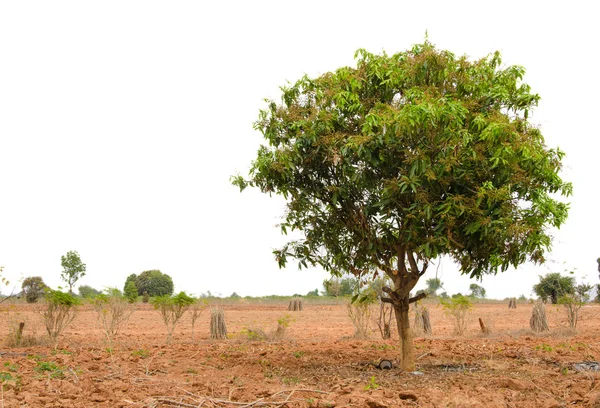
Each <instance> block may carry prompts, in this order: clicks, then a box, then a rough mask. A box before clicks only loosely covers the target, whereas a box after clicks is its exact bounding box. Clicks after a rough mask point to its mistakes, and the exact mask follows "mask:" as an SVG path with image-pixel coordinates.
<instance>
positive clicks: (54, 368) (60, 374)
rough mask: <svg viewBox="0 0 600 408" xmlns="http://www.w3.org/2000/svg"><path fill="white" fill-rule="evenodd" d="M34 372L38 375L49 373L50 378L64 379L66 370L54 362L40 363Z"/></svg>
mask: <svg viewBox="0 0 600 408" xmlns="http://www.w3.org/2000/svg"><path fill="white" fill-rule="evenodd" d="M34 370H35V371H37V372H38V373H47V374H48V375H49V376H50V378H64V376H65V371H66V368H65V367H62V366H59V365H58V364H56V363H54V362H52V361H38V362H37V365H36V366H35V368H34Z"/></svg>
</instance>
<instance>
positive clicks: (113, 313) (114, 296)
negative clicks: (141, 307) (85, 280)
mask: <svg viewBox="0 0 600 408" xmlns="http://www.w3.org/2000/svg"><path fill="white" fill-rule="evenodd" d="M136 295H137V293H136ZM94 310H95V311H96V313H97V314H98V323H99V324H100V327H101V328H102V330H103V332H104V336H105V337H106V340H107V342H108V344H109V346H112V344H113V341H114V338H115V336H116V335H117V334H118V333H119V330H120V329H121V328H122V327H123V326H124V325H125V323H126V322H127V320H129V318H130V317H131V314H132V313H133V311H134V308H133V306H132V305H131V303H130V302H129V301H128V299H126V298H125V297H124V296H123V294H122V293H121V292H120V291H119V290H118V289H116V288H109V289H108V290H107V291H106V294H101V295H98V296H97V297H96V298H95V299H94Z"/></svg>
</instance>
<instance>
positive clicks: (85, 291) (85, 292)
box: [77, 285, 102, 299]
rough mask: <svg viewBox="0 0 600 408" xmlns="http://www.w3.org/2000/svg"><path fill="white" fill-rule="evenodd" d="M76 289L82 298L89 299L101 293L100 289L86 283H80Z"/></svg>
mask: <svg viewBox="0 0 600 408" xmlns="http://www.w3.org/2000/svg"><path fill="white" fill-rule="evenodd" d="M77 290H78V292H79V296H81V297H82V298H84V299H91V298H93V297H95V296H98V295H99V294H101V293H102V292H101V291H99V290H97V289H94V288H92V287H91V286H88V285H81V286H80V287H79V288H77Z"/></svg>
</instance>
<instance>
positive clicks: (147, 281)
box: [128, 269, 174, 297]
mask: <svg viewBox="0 0 600 408" xmlns="http://www.w3.org/2000/svg"><path fill="white" fill-rule="evenodd" d="M128 279H129V278H128ZM135 286H136V287H137V290H138V295H141V294H143V293H144V292H148V295H149V296H152V297H154V296H165V295H167V296H170V295H172V294H173V288H174V286H173V279H171V277H170V276H169V275H167V274H165V273H162V272H161V271H159V270H156V269H153V270H150V271H144V272H142V273H141V274H139V275H138V276H137V277H136V279H135Z"/></svg>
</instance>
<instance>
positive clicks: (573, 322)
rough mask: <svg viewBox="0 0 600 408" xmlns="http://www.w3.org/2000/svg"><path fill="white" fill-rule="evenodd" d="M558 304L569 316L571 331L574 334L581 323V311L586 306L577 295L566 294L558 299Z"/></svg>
mask: <svg viewBox="0 0 600 408" xmlns="http://www.w3.org/2000/svg"><path fill="white" fill-rule="evenodd" d="M558 304H559V305H561V306H562V307H563V310H564V312H565V314H566V316H567V322H568V323H569V329H570V330H571V332H572V334H574V333H575V330H576V329H577V323H578V322H579V310H581V308H582V307H583V305H584V304H585V303H584V301H583V300H582V299H581V297H580V296H579V295H577V294H575V295H571V294H566V295H564V296H561V297H560V298H559V299H558Z"/></svg>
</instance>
